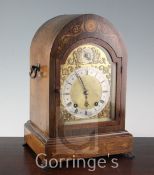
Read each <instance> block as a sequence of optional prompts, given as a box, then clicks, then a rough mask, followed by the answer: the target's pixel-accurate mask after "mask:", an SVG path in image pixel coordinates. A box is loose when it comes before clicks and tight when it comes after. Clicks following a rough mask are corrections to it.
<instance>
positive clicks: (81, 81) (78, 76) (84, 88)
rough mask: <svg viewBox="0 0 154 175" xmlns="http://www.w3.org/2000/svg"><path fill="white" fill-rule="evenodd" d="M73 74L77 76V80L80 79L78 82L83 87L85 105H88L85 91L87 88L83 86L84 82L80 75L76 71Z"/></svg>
mask: <svg viewBox="0 0 154 175" xmlns="http://www.w3.org/2000/svg"><path fill="white" fill-rule="evenodd" d="M75 75H76V77H77V78H78V80H79V81H80V83H81V85H82V88H83V94H84V96H85V104H84V105H85V107H88V106H89V103H88V91H87V89H86V87H85V85H84V83H83V80H82V78H81V77H80V75H78V73H77V72H75Z"/></svg>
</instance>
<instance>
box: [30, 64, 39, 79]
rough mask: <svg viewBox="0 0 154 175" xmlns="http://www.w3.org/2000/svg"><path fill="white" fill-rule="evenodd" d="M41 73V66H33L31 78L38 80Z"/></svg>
mask: <svg viewBox="0 0 154 175" xmlns="http://www.w3.org/2000/svg"><path fill="white" fill-rule="evenodd" d="M39 71H40V64H36V65H32V66H31V68H30V72H29V75H30V77H31V78H33V79H34V78H36V76H37V73H38V72H39Z"/></svg>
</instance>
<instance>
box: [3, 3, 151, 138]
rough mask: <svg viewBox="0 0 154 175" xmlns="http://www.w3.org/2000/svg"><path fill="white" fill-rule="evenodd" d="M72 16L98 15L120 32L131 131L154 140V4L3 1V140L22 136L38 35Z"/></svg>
mask: <svg viewBox="0 0 154 175" xmlns="http://www.w3.org/2000/svg"><path fill="white" fill-rule="evenodd" d="M72 13H96V14H98V15H101V16H104V17H106V18H107V19H108V20H110V21H111V22H112V23H113V24H114V25H115V27H116V28H117V29H118V30H119V32H120V33H121V35H122V37H123V39H124V41H125V44H126V46H127V48H128V54H129V62H128V82H127V85H128V86H127V113H126V114H127V119H126V128H127V129H128V130H129V131H130V132H132V133H133V134H134V135H135V136H154V126H153V123H154V35H153V32H154V1H153V0H0V136H23V125H24V122H26V120H28V118H29V76H28V72H29V47H30V43H31V39H32V37H33V35H34V33H35V31H36V30H37V28H38V27H39V26H40V25H41V24H42V23H44V22H45V21H46V20H48V19H50V18H52V17H54V16H56V15H60V14H72Z"/></svg>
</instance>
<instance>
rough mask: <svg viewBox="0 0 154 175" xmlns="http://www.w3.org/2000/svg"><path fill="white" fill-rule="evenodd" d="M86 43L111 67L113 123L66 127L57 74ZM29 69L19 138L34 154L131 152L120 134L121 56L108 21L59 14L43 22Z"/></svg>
mask: <svg viewBox="0 0 154 175" xmlns="http://www.w3.org/2000/svg"><path fill="white" fill-rule="evenodd" d="M87 44H90V46H89V47H90V49H92V48H93V47H92V46H97V47H96V50H97V48H98V47H99V48H103V50H105V51H104V52H106V54H108V55H109V57H110V58H111V60H110V61H111V62H110V65H112V64H114V65H115V66H114V67H115V71H114V73H113V76H114V77H115V81H116V83H115V88H114V89H115V95H114V99H113V101H114V102H113V103H112V102H111V103H110V104H109V107H111V106H112V105H113V106H114V112H113V113H112V115H113V119H112V120H111V119H110V116H109V118H108V119H110V120H105V121H101V120H100V121H99V119H98V118H99V117H98V118H97V119H95V120H91V122H90V121H89V120H87V121H86V122H85V120H84V121H82V120H81V121H80V120H79V121H76V120H74V123H73V121H72V122H70V123H69V120H71V119H72V118H67V117H70V116H71V115H70V114H68V115H65V113H64V111H62V108H61V100H60V98H61V97H60V94H61V81H60V80H61V69H62V65H64V64H65V63H66V61H67V59H68V57H69V55H70V54H71V53H72V52H73V51H74V50H75V49H76V48H78V47H80V46H85V47H88V46H87ZM85 47H84V48H85ZM78 56H79V55H78ZM77 59H78V57H77ZM79 59H80V57H79ZM30 65H31V79H30V120H29V121H28V122H27V123H26V124H25V137H24V139H25V143H27V144H28V145H29V146H30V147H31V149H32V150H33V151H34V152H35V153H37V154H38V153H45V154H46V155H47V158H56V159H59V158H61V157H63V158H71V157H73V158H78V157H79V158H88V157H96V156H102V155H108V154H121V153H130V152H132V142H133V137H132V135H131V134H130V133H128V132H127V131H126V130H125V100H126V70H127V53H126V49H125V47H124V44H123V41H122V39H121V37H120V35H119V33H118V32H117V31H116V30H115V28H114V27H113V26H112V24H111V23H110V22H108V21H107V20H106V19H105V18H103V17H100V16H97V15H93V14H86V15H62V16H58V17H55V18H53V19H51V20H49V21H47V22H46V23H45V24H43V25H42V26H41V27H40V28H39V29H38V31H37V32H36V34H35V36H34V38H33V40H32V44H31V48H30ZM67 68H68V67H67ZM68 69H69V68H68ZM68 69H66V70H65V71H66V72H67V71H68ZM103 71H104V69H103ZM111 80H112V77H111ZM65 112H66V111H65ZM108 114H111V113H108ZM101 115H102V116H101V117H102V118H103V115H105V114H104V113H101ZM74 118H75V117H74ZM67 119H68V122H67V121H66V120H67ZM72 120H73V119H72Z"/></svg>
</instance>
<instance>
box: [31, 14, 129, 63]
mask: <svg viewBox="0 0 154 175" xmlns="http://www.w3.org/2000/svg"><path fill="white" fill-rule="evenodd" d="M84 38H98V39H100V40H102V41H104V42H106V43H107V44H109V45H110V47H112V48H113V50H114V51H115V53H116V55H117V57H122V58H124V59H127V52H126V49H125V46H124V43H123V41H122V39H121V36H120V34H119V33H118V32H117V30H116V29H115V28H114V26H113V25H112V24H111V23H110V22H109V21H108V20H107V19H105V18H104V17H101V16H98V15H95V14H82V15H61V16H58V17H55V18H53V19H50V20H49V21H47V22H46V23H44V24H43V25H42V26H41V27H40V28H39V29H38V30H37V32H36V34H35V35H34V38H33V40H32V43H31V54H30V55H31V56H30V57H31V63H36V62H43V63H44V62H47V63H49V62H50V59H52V57H53V56H54V58H55V55H58V56H61V55H63V54H64V53H65V51H66V50H67V48H68V46H70V45H71V44H74V43H75V42H76V41H78V40H81V39H84Z"/></svg>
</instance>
